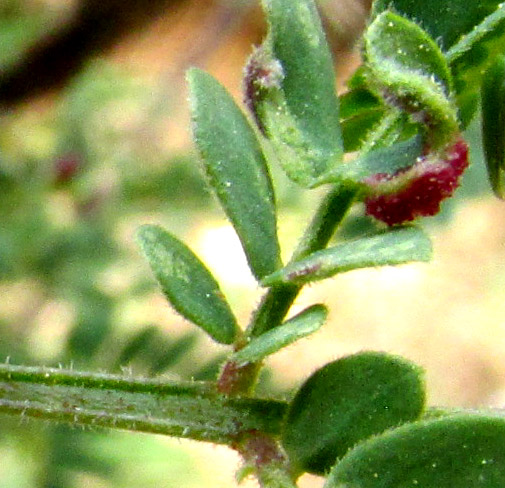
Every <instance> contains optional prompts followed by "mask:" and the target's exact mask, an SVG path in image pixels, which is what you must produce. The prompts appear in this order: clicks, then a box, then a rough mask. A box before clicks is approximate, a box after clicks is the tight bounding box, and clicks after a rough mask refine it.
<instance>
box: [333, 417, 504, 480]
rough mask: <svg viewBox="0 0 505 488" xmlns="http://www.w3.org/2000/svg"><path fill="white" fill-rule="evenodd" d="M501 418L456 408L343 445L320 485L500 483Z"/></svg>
mask: <svg viewBox="0 0 505 488" xmlns="http://www.w3.org/2000/svg"><path fill="white" fill-rule="evenodd" d="M504 480H505V419H503V418H499V417H498V416H491V415H479V414H456V415H453V416H449V417H441V418H439V419H433V420H427V421H422V422H415V423H413V424H406V425H403V426H401V427H399V428H397V429H393V430H391V431H389V432H386V433H385V434H382V435H379V436H377V437H374V438H372V439H370V440H367V441H365V442H363V443H361V444H358V445H357V446H356V447H355V448H354V449H352V450H351V451H349V453H348V454H346V455H345V456H344V457H343V458H342V459H341V460H340V462H338V463H337V464H336V466H335V467H334V468H333V470H332V472H331V473H330V476H329V478H328V480H327V482H326V484H325V485H324V486H325V488H407V487H413V486H419V487H421V486H422V487H423V488H456V487H457V488H460V487H461V488H463V487H464V488H501V487H502V486H503V483H504Z"/></svg>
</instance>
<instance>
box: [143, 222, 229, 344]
mask: <svg viewBox="0 0 505 488" xmlns="http://www.w3.org/2000/svg"><path fill="white" fill-rule="evenodd" d="M137 239H138V242H139V245H140V248H141V250H142V252H143V254H144V256H145V257H146V258H147V261H148V262H149V265H150V266H151V269H152V271H153V273H154V276H155V277H156V279H157V280H158V282H159V284H160V285H161V289H162V290H163V293H164V294H165V296H166V297H167V298H168V300H169V302H170V303H171V305H172V306H173V307H174V309H175V310H177V312H179V313H180V314H181V315H182V316H183V317H185V318H186V319H188V320H190V321H191V322H193V323H195V324H196V325H199V326H200V327H201V328H202V329H203V330H204V331H205V332H207V334H209V335H210V336H211V337H212V338H213V339H214V340H216V341H217V342H221V343H223V344H231V343H232V342H233V341H234V340H235V339H236V336H237V334H238V333H239V328H238V325H237V322H236V320H235V317H234V316H233V313H232V312H231V310H230V307H229V305H228V303H227V302H226V300H225V298H224V296H223V294H222V292H221V290H220V288H219V285H218V284H217V282H216V280H215V279H214V277H213V276H212V275H211V273H210V272H209V271H208V270H207V268H206V267H205V266H204V264H203V263H202V262H201V261H200V260H199V259H198V258H197V257H196V256H195V255H194V254H193V252H192V251H191V250H190V249H189V248H188V247H187V246H186V245H185V244H183V243H182V242H181V241H179V240H178V239H176V238H175V237H174V236H172V235H171V234H169V233H168V232H166V231H165V230H163V229H162V228H161V227H158V226H155V225H144V226H142V227H141V228H140V229H139V231H138V234H137Z"/></svg>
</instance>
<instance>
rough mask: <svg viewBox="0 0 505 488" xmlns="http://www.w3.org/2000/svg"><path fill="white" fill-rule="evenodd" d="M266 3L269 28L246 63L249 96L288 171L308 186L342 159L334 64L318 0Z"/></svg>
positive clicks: (263, 127)
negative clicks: (265, 37)
mask: <svg viewBox="0 0 505 488" xmlns="http://www.w3.org/2000/svg"><path fill="white" fill-rule="evenodd" d="M263 5H264V8H265V12H266V16H267V20H268V25H269V32H268V37H267V40H266V41H265V44H264V45H263V46H262V47H261V48H260V49H258V50H257V51H256V52H255V53H254V54H253V57H252V58H251V59H250V61H249V63H248V65H247V67H246V77H245V86H246V100H247V101H248V105H249V106H250V107H251V108H252V110H253V113H254V115H255V117H256V119H257V120H258V122H259V124H260V128H262V129H263V131H264V133H265V134H266V136H267V137H268V138H269V139H270V140H271V142H272V145H273V147H274V149H275V151H276V153H277V155H278V159H279V162H280V164H281V165H282V166H283V168H284V170H285V171H286V173H287V175H288V176H289V177H290V178H291V179H292V180H294V181H296V182H297V183H300V184H302V185H304V186H308V185H310V182H311V181H312V179H313V178H315V177H317V176H319V175H320V174H322V173H324V172H326V171H327V170H328V169H330V168H331V167H333V166H334V165H335V164H338V163H339V162H340V161H341V158H342V153H343V146H342V136H341V131H340V122H339V109H338V98H337V96H336V92H335V75H334V68H333V62H332V59H331V54H330V50H329V47H328V45H327V42H326V38H325V35H324V32H323V30H322V27H321V21H320V19H319V15H318V13H317V10H316V7H315V5H314V3H313V1H312V0H298V1H296V2H293V1H292V0H264V2H263ZM273 63H277V66H278V68H277V72H278V75H277V76H276V78H277V79H276V80H270V79H269V78H267V76H270V77H271V76H272V74H271V73H269V71H272V69H271V68H269V67H271V66H274V65H273ZM267 73H268V74H267ZM273 81H275V82H273Z"/></svg>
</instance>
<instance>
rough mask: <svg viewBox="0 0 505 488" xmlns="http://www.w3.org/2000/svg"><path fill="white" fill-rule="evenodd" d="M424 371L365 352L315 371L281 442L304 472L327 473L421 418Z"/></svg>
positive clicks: (292, 410) (291, 411) (295, 402)
mask: <svg viewBox="0 0 505 488" xmlns="http://www.w3.org/2000/svg"><path fill="white" fill-rule="evenodd" d="M422 375H423V373H422V371H421V369H420V368H419V367H418V366H416V365H414V364H413V363H410V362H408V361H406V360H404V359H402V358H400V357H397V356H392V355H389V354H385V353H380V352H363V353H359V354H355V355H353V356H348V357H344V358H342V359H339V360H337V361H334V362H332V363H330V364H327V365H326V366H324V367H323V368H321V369H320V370H318V371H316V372H315V373H314V374H313V375H312V376H311V377H310V378H309V379H308V380H307V381H306V382H305V383H304V384H303V385H302V387H301V388H300V390H299V391H298V393H297V394H296V396H295V398H294V399H293V401H292V402H291V404H290V406H289V410H288V415H287V418H286V423H285V427H284V431H283V434H282V442H283V445H284V448H285V449H286V452H287V453H288V455H289V458H290V461H291V463H293V464H294V466H295V468H296V469H297V470H299V471H310V472H314V473H318V474H323V473H325V472H327V471H328V470H329V469H330V468H331V466H332V465H333V464H334V463H335V460H336V459H337V458H338V457H341V456H343V455H344V454H345V453H346V452H347V450H348V449H350V448H351V447H353V446H354V445H355V444H356V443H358V442H359V441H361V440H363V439H367V438H368V437H370V436H372V435H375V434H378V433H381V432H383V431H384V430H386V429H388V428H391V427H395V426H397V425H399V424H401V423H403V422H408V421H412V420H415V419H417V418H419V416H420V415H421V413H422V410H423V408H424V401H425V398H424V396H425V395H424V382H423V378H422Z"/></svg>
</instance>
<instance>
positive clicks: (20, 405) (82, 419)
mask: <svg viewBox="0 0 505 488" xmlns="http://www.w3.org/2000/svg"><path fill="white" fill-rule="evenodd" d="M285 411H286V404H285V403H283V402H276V401H270V400H259V399H246V398H243V399H233V398H226V397H223V396H222V395H219V394H218V393H217V392H216V390H215V385H213V384H207V383H195V382H170V383H167V382H165V381H163V382H161V381H152V380H144V379H132V378H123V377H121V376H116V375H107V374H92V373H76V372H74V371H65V370H61V369H48V368H33V367H24V366H12V365H8V364H4V365H0V413H7V414H11V415H22V416H25V417H34V418H40V419H46V420H55V421H59V422H66V423H70V424H72V425H80V426H92V427H108V428H116V429H126V430H131V431H137V432H151V433H157V434H165V435H170V436H175V437H185V438H189V439H195V440H200V441H209V442H214V443H219V444H228V445H234V444H236V443H237V442H238V440H240V439H241V438H242V436H243V435H244V433H247V432H250V431H261V432H265V433H266V434H270V435H279V432H280V427H281V421H282V418H283V416H284V414H285Z"/></svg>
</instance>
